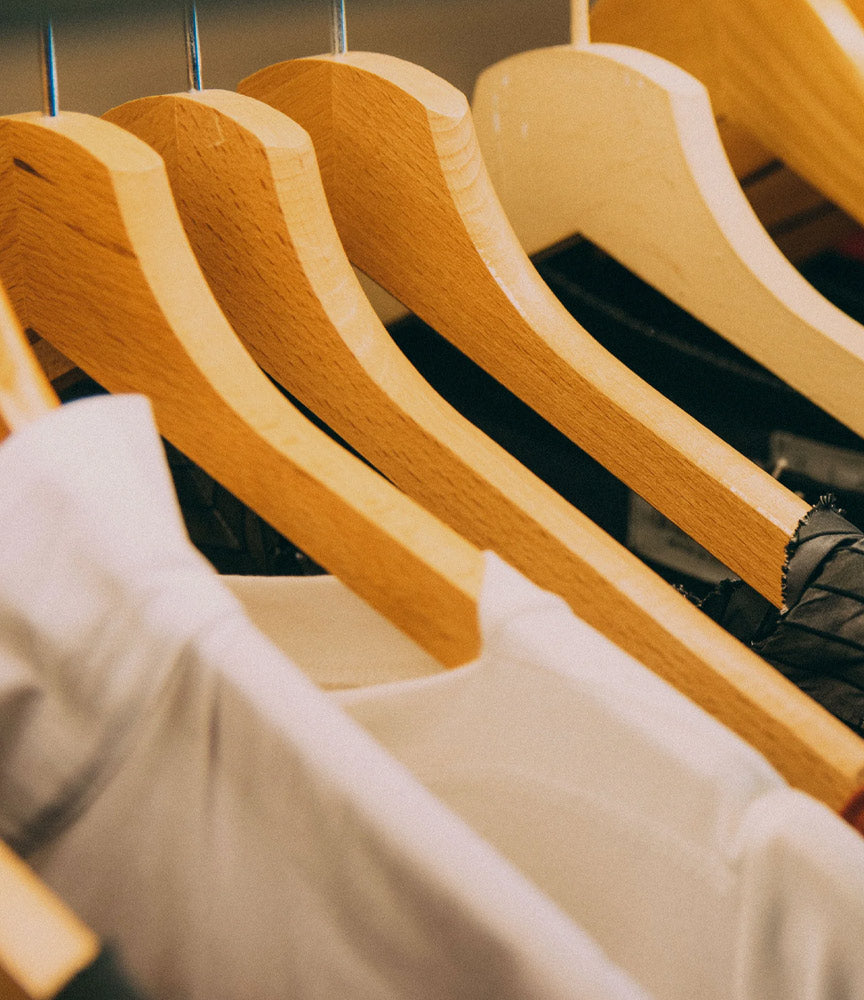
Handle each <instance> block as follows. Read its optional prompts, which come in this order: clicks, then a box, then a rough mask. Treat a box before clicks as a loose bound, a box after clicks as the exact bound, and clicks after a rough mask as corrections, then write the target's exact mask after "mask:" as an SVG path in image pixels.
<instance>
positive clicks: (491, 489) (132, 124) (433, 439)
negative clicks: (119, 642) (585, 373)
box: [108, 91, 864, 780]
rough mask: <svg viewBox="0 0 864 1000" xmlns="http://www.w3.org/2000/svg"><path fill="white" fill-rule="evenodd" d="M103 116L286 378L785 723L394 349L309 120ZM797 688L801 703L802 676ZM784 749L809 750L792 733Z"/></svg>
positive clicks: (666, 658)
mask: <svg viewBox="0 0 864 1000" xmlns="http://www.w3.org/2000/svg"><path fill="white" fill-rule="evenodd" d="M108 117H109V118H110V120H111V121H113V122H115V123H120V124H122V125H123V126H124V127H127V128H129V129H131V130H132V131H133V132H134V133H135V134H137V135H138V136H139V137H141V138H144V139H146V140H147V141H148V142H150V143H151V144H152V145H154V147H155V148H156V149H157V151H159V152H161V153H163V154H164V156H165V158H166V165H167V169H168V173H169V176H170V178H171V180H172V184H173V190H174V196H175V200H176V201H177V204H178V206H179V210H180V213H181V217H182V218H183V220H184V223H185V225H186V228H187V232H188V233H189V234H190V236H191V240H192V244H193V247H194V249H195V251H196V253H197V254H198V258H199V262H200V263H201V264H202V265H203V268H204V271H205V274H206V276H207V278H208V281H209V283H210V286H211V288H213V289H214V292H215V294H216V296H217V298H218V299H219V301H220V303H221V304H222V306H223V307H224V308H225V310H226V313H227V315H228V317H229V319H230V320H231V322H232V325H233V327H234V329H235V330H236V331H237V332H238V333H239V334H240V335H241V336H242V337H243V338H244V340H245V342H246V344H247V346H249V348H250V350H252V352H253V354H254V355H255V356H256V357H257V358H258V360H259V361H260V363H261V364H262V365H263V366H264V368H265V369H266V370H267V371H269V372H270V374H271V375H273V376H274V377H275V378H276V379H277V381H280V382H282V383H283V384H284V385H286V387H287V388H289V389H290V390H291V391H292V392H293V393H294V394H295V395H296V396H297V397H298V398H300V399H301V401H303V402H304V403H305V404H306V405H308V406H310V408H312V409H313V410H315V411H316V412H317V413H318V414H319V415H320V416H321V417H323V418H324V419H325V420H327V422H328V423H330V424H331V425H332V426H333V427H334V428H335V429H336V430H337V431H338V432H339V433H340V434H342V435H343V437H344V438H346V439H347V440H348V441H349V443H351V444H353V445H355V446H356V447H358V448H359V449H360V450H361V451H363V452H364V453H365V454H366V455H367V457H368V458H369V459H370V460H372V461H373V462H374V463H375V464H376V465H377V466H378V467H379V468H381V469H382V471H383V472H385V473H386V474H387V475H388V476H389V477H390V478H391V479H393V480H395V481H396V482H397V483H399V485H401V486H403V487H404V488H405V489H406V490H407V491H409V492H410V493H412V495H414V496H415V497H417V498H418V499H420V500H421V501H422V502H423V503H424V504H425V505H428V506H430V507H431V508H432V509H434V510H435V511H436V512H438V513H439V514H440V515H441V516H442V517H443V518H445V519H446V520H449V522H450V523H451V524H452V525H453V526H454V527H456V528H457V530H459V531H460V533H462V534H464V535H465V536H466V537H468V538H469V539H471V540H472V541H473V542H475V543H476V544H478V545H481V546H483V547H491V548H494V549H495V550H497V551H498V552H499V553H500V554H502V555H503V556H504V557H505V558H507V559H508V560H509V561H510V562H512V563H513V564H514V565H516V566H517V567H518V568H520V569H521V570H522V571H523V572H525V573H526V575H528V576H529V577H530V578H531V579H533V580H535V581H536V582H538V583H539V584H541V585H542V586H545V587H547V588H549V589H551V590H553V591H555V592H557V593H559V594H561V595H562V596H564V597H565V598H566V599H567V600H568V602H569V603H570V605H571V606H572V607H573V608H574V610H575V611H576V612H577V613H578V614H580V615H581V616H582V617H583V618H584V619H585V620H587V621H588V622H589V623H590V624H591V625H593V626H594V627H595V628H597V629H599V630H600V631H602V632H603V633H604V634H606V635H608V636H609V637H611V638H612V639H613V640H614V641H615V642H617V643H618V644H619V645H621V646H622V647H623V648H625V649H626V650H627V651H628V652H630V653H631V654H632V655H634V656H636V657H637V658H638V659H640V660H641V661H642V662H644V663H645V664H646V665H648V666H650V667H652V669H654V670H655V671H657V672H658V673H661V674H662V675H663V676H666V677H669V678H671V679H673V680H674V682H675V683H677V684H678V685H679V686H681V687H682V688H683V689H684V690H685V691H686V692H687V693H689V694H691V695H692V696H694V697H696V698H697V700H699V701H700V702H701V703H702V704H706V705H707V706H709V707H711V708H712V709H713V710H714V711H716V712H717V714H718V715H719V716H720V717H721V718H723V719H724V721H727V722H729V724H731V725H733V726H737V727H738V728H739V730H741V729H742V728H743V730H745V731H746V732H748V733H750V734H751V735H752V734H753V732H754V731H758V732H760V733H768V732H771V733H773V734H774V735H773V736H772V742H773V741H774V740H776V739H777V730H778V716H777V712H778V706H780V705H781V704H785V705H788V702H786V701H785V699H786V696H787V694H788V692H787V691H786V689H785V686H784V684H783V683H781V688H780V689H777V690H775V689H774V685H773V680H774V679H776V675H774V677H773V678H772V679H771V680H767V679H766V674H767V676H770V675H771V674H773V672H772V671H766V669H765V666H764V664H762V663H760V662H759V661H757V660H756V659H755V657H753V655H752V654H751V653H749V652H748V651H747V650H745V649H744V648H743V647H741V646H740V644H738V643H736V642H734V640H733V641H730V639H729V636H727V635H725V634H724V633H723V632H722V630H720V629H719V628H718V627H717V626H715V625H714V624H713V623H712V622H709V621H708V620H707V619H705V618H704V616H702V615H701V614H700V613H699V612H698V611H697V610H696V609H695V608H694V607H693V606H692V605H690V604H689V602H687V601H686V600H685V599H684V598H683V597H682V596H681V595H680V594H677V593H675V592H674V591H673V590H672V589H671V588H670V587H669V586H668V585H667V584H665V583H664V582H663V581H662V580H660V579H659V578H658V577H657V576H656V575H655V574H654V573H653V572H651V571H650V570H648V569H647V567H645V566H644V565H643V564H641V563H640V562H639V561H638V560H637V559H636V558H635V557H634V556H633V555H632V554H631V553H629V552H627V551H626V550H625V549H624V548H623V547H621V546H620V545H618V544H617V543H616V542H614V541H613V540H612V539H611V538H609V537H608V536H607V535H606V534H605V533H604V532H602V531H601V530H600V529H598V528H597V527H596V525H594V524H593V523H592V522H591V521H589V520H588V519H587V518H586V517H584V515H582V514H581V513H579V512H578V511H577V510H575V509H574V508H573V507H571V506H570V505H569V504H567V503H566V502H565V501H564V500H563V499H562V498H561V497H560V496H558V495H557V494H556V493H554V492H553V491H552V490H550V489H549V488H548V487H546V486H545V485H544V484H542V483H541V482H540V481H539V480H537V479H536V478H535V477H533V476H532V475H531V474H529V473H528V472H527V471H526V470H525V469H524V468H523V467H522V466H520V465H519V464H518V463H517V462H515V460H513V459H512V458H511V457H510V456H509V455H507V454H506V453H505V452H503V451H502V450H501V449H499V448H497V446H494V445H492V444H491V442H488V440H487V439H485V438H484V436H483V435H481V434H480V433H479V432H478V431H477V430H476V428H473V427H472V426H471V425H467V424H466V422H465V421H464V420H463V419H462V418H460V417H459V416H458V415H456V414H454V412H453V411H451V410H450V408H449V407H448V406H446V404H443V401H442V400H440V398H439V397H437V396H436V394H435V393H434V392H432V391H431V389H430V387H429V386H428V384H426V383H425V382H424V381H423V380H422V379H420V377H419V375H418V374H417V372H416V371H415V370H414V369H413V368H412V367H411V366H410V365H409V364H408V362H407V361H406V359H405V358H404V356H403V355H402V354H401V353H400V352H399V351H398V350H397V349H396V347H395V345H394V344H393V343H392V341H391V340H390V339H389V337H388V336H387V334H386V331H385V330H384V329H383V327H382V326H381V325H380V323H379V322H378V320H377V318H376V317H375V316H374V314H373V313H372V311H371V308H370V306H369V304H368V301H367V300H366V299H365V297H364V296H363V295H362V292H361V291H360V288H359V285H358V283H357V281H356V279H355V277H354V273H353V271H352V270H351V268H350V265H349V264H348V261H347V258H346V257H345V255H344V251H343V250H342V247H341V244H340V243H339V242H338V237H337V236H336V231H335V227H334V226H333V223H332V220H331V218H330V215H329V212H328V209H327V204H326V200H325V198H324V193H323V190H322V188H321V181H320V177H319V174H318V170H317V166H316V163H315V156H314V151H313V149H312V146H311V143H310V141H309V138H308V136H307V135H306V133H305V132H304V131H303V130H302V129H300V127H299V126H297V125H296V124H294V123H293V122H291V121H290V120H289V119H287V118H286V117H285V116H284V115H282V114H281V113H279V112H277V111H275V110H273V109H272V108H270V107H269V106H267V105H263V104H261V103H260V102H257V101H254V100H253V99H252V98H248V97H242V96H240V95H238V94H230V93H226V92H224V91H203V92H195V93H188V94H178V95H172V96H168V97H157V98H146V99H143V100H140V101H134V102H132V103H131V104H127V105H124V106H122V107H121V108H117V109H114V110H113V111H111V112H109V115H108ZM733 665H734V666H733ZM751 670H752V671H753V672H754V676H755V678H756V684H755V691H756V693H755V695H753V694H751V693H750V691H749V690H748V692H747V694H746V701H745V702H743V703H742V702H741V700H740V693H738V694H737V695H734V696H731V697H730V696H729V689H730V685H731V686H732V688H733V689H734V688H736V687H737V684H738V682H737V680H736V679H735V678H736V677H737V676H741V677H744V676H747V675H748V674H749V672H750V671H751ZM736 671H737V672H738V673H737V674H736ZM766 684H767V686H766ZM760 691H761V693H759V692H760ZM793 700H794V701H795V702H796V704H798V705H799V708H798V710H802V709H801V705H800V702H801V696H800V693H799V692H797V691H796V692H795V695H794V696H793ZM786 710H787V709H786V708H783V709H782V710H779V711H780V713H781V715H782V712H783V711H786ZM819 711H820V713H821V710H819ZM760 716H761V718H760ZM821 718H822V716H821V714H820V722H821ZM779 721H780V725H781V727H782V725H783V721H782V719H780V720H779ZM807 738H808V739H809V736H808V737H807ZM797 739H798V738H797V737H796V741H797ZM841 739H843V741H844V742H846V741H847V738H846V736H845V735H844V736H842V737H841ZM781 742H785V740H783V739H782V738H781ZM852 745H853V744H850V746H852ZM862 748H864V744H862V745H861V747H859V746H858V745H857V744H854V752H853V759H854V760H855V764H854V767H853V771H854V770H857V768H858V767H859V766H860V763H861V760H860V759H859V758H858V757H857V756H855V755H856V754H858V753H859V752H860V751H861V749H862ZM783 756H784V763H788V760H798V761H800V760H801V759H802V758H801V752H800V747H799V748H795V749H794V750H793V751H792V752H790V753H788V754H787V753H786V750H785V749H784V754H783ZM808 756H812V752H810V751H808ZM796 766H797V765H796ZM811 766H812V764H811V763H810V762H809V761H808V764H807V769H808V770H809V769H810V767H811ZM850 773H851V772H850ZM820 780H821V779H820Z"/></svg>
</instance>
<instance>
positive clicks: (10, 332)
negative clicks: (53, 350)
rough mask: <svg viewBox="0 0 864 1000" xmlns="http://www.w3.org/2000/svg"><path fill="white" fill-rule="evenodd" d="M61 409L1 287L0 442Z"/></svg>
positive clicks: (0, 286) (0, 285)
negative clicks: (56, 409)
mask: <svg viewBox="0 0 864 1000" xmlns="http://www.w3.org/2000/svg"><path fill="white" fill-rule="evenodd" d="M57 405H58V399H57V396H56V395H55V393H54V391H53V389H52V388H51V386H50V384H49V382H48V380H47V378H46V377H45V375H44V373H43V371H42V369H41V368H40V367H39V364H38V362H37V361H36V358H35V357H34V355H33V352H32V351H31V350H30V347H29V346H28V344H27V339H26V338H25V336H24V333H23V331H22V329H21V325H20V324H19V322H18V317H17V316H16V315H15V314H14V312H13V311H12V306H11V303H10V302H9V299H8V297H7V295H6V292H5V291H4V289H3V287H2V284H0V440H2V439H3V438H4V437H6V435H7V434H9V433H10V432H12V431H15V430H17V429H18V428H19V427H23V426H24V424H27V423H30V421H31V420H36V419H38V418H39V417H41V416H42V415H43V414H44V413H47V412H48V411H49V410H51V409H53V408H54V407H55V406H57Z"/></svg>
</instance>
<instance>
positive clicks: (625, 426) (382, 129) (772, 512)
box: [239, 52, 806, 605]
mask: <svg viewBox="0 0 864 1000" xmlns="http://www.w3.org/2000/svg"><path fill="white" fill-rule="evenodd" d="M239 89H240V90H241V91H242V92H243V93H246V94H249V95H251V96H253V97H258V98H259V99H261V100H264V101H266V102H267V103H268V104H272V105H273V106H274V107H276V108H278V109H279V110H281V111H284V112H285V113H286V114H289V115H290V116H291V117H292V118H294V119H295V120H297V121H298V122H299V123H300V124H301V125H302V126H303V127H304V128H305V129H307V131H309V133H310V134H311V136H312V140H313V142H314V144H315V148H316V150H317V152H318V157H319V163H320V166H321V172H322V177H323V180H324V187H325V190H326V192H327V196H328V200H329V202H330V208H331V211H332V212H333V217H334V219H335V222H336V227H337V230H338V232H339V235H340V237H341V239H342V242H343V244H344V245H345V248H346V250H347V252H348V256H349V258H350V259H351V261H352V262H353V263H354V264H356V265H357V266H358V267H360V268H361V269H362V270H364V271H365V272H366V273H367V274H369V275H370V277H372V278H373V279H374V280H375V281H377V282H378V283H379V284H381V285H383V286H384V287H385V288H386V289H387V290H388V291H389V292H390V293H391V294H393V295H395V296H396V297H397V298H398V299H400V300H401V301H402V302H403V303H404V304H405V305H406V306H408V307H409V308H410V309H412V310H414V312H416V313H417V314H418V315H420V316H421V317H422V318H423V319H424V320H425V321H426V322H427V323H429V324H430V326H432V327H433V328H435V329H436V330H438V332H439V333H441V334H443V335H444V336H445V337H447V339H449V340H451V341H452V342H453V343H454V344H455V345H456V346H457V347H458V348H459V349H460V350H462V351H463V352H464V353H465V354H467V355H469V356H470V357H471V358H473V359H474V360H475V361H476V362H477V363H478V364H479V365H480V366H481V367H483V368H485V369H486V370H487V371H488V372H489V373H490V374H492V375H493V376H494V377H495V378H497V379H498V380H499V381H500V382H502V383H504V384H505V385H506V386H507V387H508V388H509V389H511V390H512V391H513V392H514V393H515V394H516V395H518V396H520V397H521V398H522V399H523V400H524V401H525V402H527V403H528V404H529V405H531V406H532V407H533V408H534V409H535V410H537V412H538V413H540V414H541V415H542V416H544V417H545V418H546V419H547V420H548V421H549V422H550V423H552V424H554V425H555V426H556V427H557V428H558V429H559V430H560V431H562V432H563V433H564V434H566V435H567V436H568V437H569V438H571V439H572V440H573V441H575V442H576V443H577V444H579V445H580V446H581V447H582V448H584V449H585V450H586V451H587V452H589V453H590V454H591V455H593V457H594V458H596V459H598V460H599V461H600V462H601V463H602V464H603V465H605V466H606V467H607V468H608V469H609V470H610V471H611V472H612V473H613V474H614V475H616V476H617V477H618V478H619V479H621V480H623V481H624V482H625V483H626V484H627V485H628V486H630V487H631V488H633V489H634V490H635V491H636V492H637V493H639V494H641V495H642V496H643V497H644V498H645V499H646V500H647V501H648V502H649V503H651V504H652V505H653V506H654V507H655V508H657V509H658V510H660V511H661V512H662V513H663V514H665V515H666V516H667V517H669V518H670V519H671V520H673V521H675V522H676V523H677V524H678V526H679V527H681V528H682V529H683V530H684V531H685V532H687V534H689V535H690V536H691V537H693V538H694V539H696V540H697V541H698V542H700V544H702V545H703V546H704V547H705V548H706V549H708V550H709V551H710V552H712V553H713V554H714V555H715V556H717V558H718V559H720V560H721V562H723V563H725V565H727V566H729V567H730V569H732V570H733V571H734V572H736V573H738V574H739V575H740V576H741V577H743V578H744V579H745V580H747V582H748V583H750V584H751V585H752V586H753V587H755V588H756V589H757V590H759V591H760V592H761V593H763V594H764V595H765V596H766V597H767V598H768V599H769V600H772V601H774V602H775V603H776V604H778V605H779V603H780V601H781V579H782V573H783V566H784V561H785V548H786V544H787V543H788V541H789V538H790V536H791V534H792V533H793V532H794V530H795V528H796V526H797V524H798V522H799V520H800V518H801V517H802V516H803V514H804V512H805V508H806V505H805V504H804V503H803V501H801V500H800V499H799V498H798V497H797V496H795V495H793V494H792V493H790V492H789V491H788V490H786V489H785V488H783V487H782V486H780V485H779V484H778V483H777V482H776V481H774V480H773V479H771V477H770V476H769V475H768V474H767V473H765V472H763V470H761V469H758V468H757V467H756V466H754V465H753V464H752V463H750V462H749V461H747V460H746V459H744V458H743V457H742V456H741V455H740V454H739V453H737V452H736V451H734V450H733V449H732V448H730V447H729V446H727V445H726V444H725V443H724V442H722V441H720V440H719V439H718V438H716V437H715V436H714V435H713V434H711V433H710V432H708V431H707V430H706V429H705V428H704V427H702V426H701V425H700V424H698V423H697V422H696V421H695V420H693V419H691V418H690V417H689V416H688V415H686V414H685V413H683V412H682V411H680V410H679V409H678V408H677V407H675V406H674V405H672V404H671V403H670V402H669V401H668V400H666V399H665V398H663V397H662V396H661V395H660V394H659V393H657V392H655V391H654V390H653V389H652V388H651V387H650V386H648V385H647V384H646V383H644V382H643V381H642V380H641V379H639V378H638V377H637V376H635V375H634V374H633V373H632V372H631V371H629V370H628V369H627V368H625V366H624V365H622V364H620V363H619V362H618V361H617V360H616V359H615V358H613V357H612V355H610V354H609V353H608V352H607V351H606V350H605V349H603V348H602V347H601V346H600V345H599V344H598V343H597V342H596V341H595V340H594V339H593V338H592V337H591V336H590V335H589V334H587V333H586V331H585V330H584V329H583V328H582V327H581V326H579V324H578V323H576V321H575V320H574V319H573V318H572V317H571V316H570V315H569V314H568V313H567V311H566V310H565V309H564V307H563V306H562V305H561V304H560V303H559V302H558V300H557V299H556V298H555V296H554V295H553V294H552V292H551V291H550V290H549V288H548V287H547V286H546V285H545V284H544V283H543V281H542V280H541V279H540V277H539V275H538V274H537V272H536V270H534V268H533V267H532V266H531V263H530V261H529V260H528V258H527V257H526V255H525V253H524V251H523V250H522V248H521V247H520V246H519V242H518V240H517V238H516V236H515V235H514V233H513V230H512V228H511V227H510V225H509V223H508V222H507V220H506V217H505V216H504V213H503V210H502V209H501V207H500V204H499V203H498V201H497V200H496V198H495V194H494V191H493V189H492V186H491V183H490V181H489V178H488V176H487V174H486V171H485V167H484V165H483V161H482V159H481V157H480V154H479V151H478V148H477V141H476V137H475V135H474V130H473V126H472V123H471V115H470V111H469V108H468V104H467V101H466V100H465V98H464V96H463V95H462V94H461V93H459V91H457V90H455V88H453V87H451V86H450V85H449V84H447V83H445V82H444V81H443V80H441V79H439V78H437V77H435V76H433V75H432V74H431V73H428V72H426V71H425V70H423V69H421V68H420V67H417V66H414V65H411V64H409V63H406V62H403V61H402V60H399V59H394V58H391V57H388V56H384V55H378V54H372V53H361V52H347V53H342V54H338V55H334V56H321V57H315V58H310V59H299V60H295V61H291V62H286V63H281V64H279V65H276V66H271V67H269V68H268V69H264V70H262V71H260V72H258V73H256V74H255V75H254V76H252V77H249V78H248V79H247V80H244V81H243V82H242V83H241V84H240V88H239Z"/></svg>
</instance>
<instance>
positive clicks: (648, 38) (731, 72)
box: [591, 0, 864, 222]
mask: <svg viewBox="0 0 864 1000" xmlns="http://www.w3.org/2000/svg"><path fill="white" fill-rule="evenodd" d="M591 29H592V36H593V38H594V40H595V41H598V42H601V41H602V42H619V43H623V44H626V45H633V46H636V47H638V48H643V49H647V50H648V51H650V52H653V53H655V54H656V55H659V56H663V57H664V58H666V59H669V60H670V61H671V62H674V63H676V64H677V65H679V66H680V67H682V68H683V69H685V70H687V71H688V72H689V73H692V74H693V75H694V76H696V77H697V78H698V79H699V80H701V81H702V82H703V83H704V84H705V85H706V87H707V88H708V90H709V92H710V94H711V100H712V103H713V105H714V110H715V112H716V113H717V114H718V115H719V116H721V117H722V118H724V119H726V120H727V121H728V123H729V127H730V128H731V127H732V126H733V125H737V126H740V127H742V128H743V129H744V130H745V132H746V133H749V134H750V135H752V136H753V137H754V138H755V139H756V140H758V143H759V144H760V145H761V146H762V147H763V148H764V149H765V150H768V151H769V152H770V155H771V156H776V157H780V158H781V159H782V160H783V161H784V162H785V163H787V164H788V165H789V166H790V167H792V168H793V169H794V170H795V171H796V172H797V173H798V174H800V175H801V176H802V177H803V178H805V179H806V180H807V181H809V182H810V183H811V184H812V185H813V186H814V187H816V188H817V189H819V190H820V191H822V192H823V193H824V194H825V195H826V196H827V197H828V198H829V199H830V200H831V201H833V202H834V203H836V204H837V205H839V206H840V207H841V208H843V209H844V210H845V211H846V212H848V213H849V214H850V215H851V216H853V217H854V218H856V219H858V221H859V222H861V221H864V174H862V172H861V170H860V168H859V164H860V163H861V161H862V156H864V149H862V140H861V129H860V127H859V122H860V120H861V116H862V113H864V30H862V27H861V25H860V24H859V23H858V21H857V20H856V19H855V17H854V16H853V15H852V13H851V11H850V10H849V9H848V8H847V7H846V5H845V4H843V3H839V2H837V0H790V2H786V0H784V2H782V3H780V2H778V0H704V2H700V3H698V4H696V3H690V2H688V0H638V2H637V0H598V2H597V3H596V4H595V5H594V7H593V8H592V11H591ZM745 151H748V143H747V141H746V138H745V137H743V136H739V138H738V140H737V155H738V156H739V157H741V159H742V163H743V160H744V157H745ZM749 152H750V155H749V164H748V169H749V170H753V169H755V168H757V167H758V166H761V165H762V164H764V162H765V161H764V159H762V160H760V158H759V157H758V156H757V155H756V151H755V150H753V148H752V143H751V144H749Z"/></svg>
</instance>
